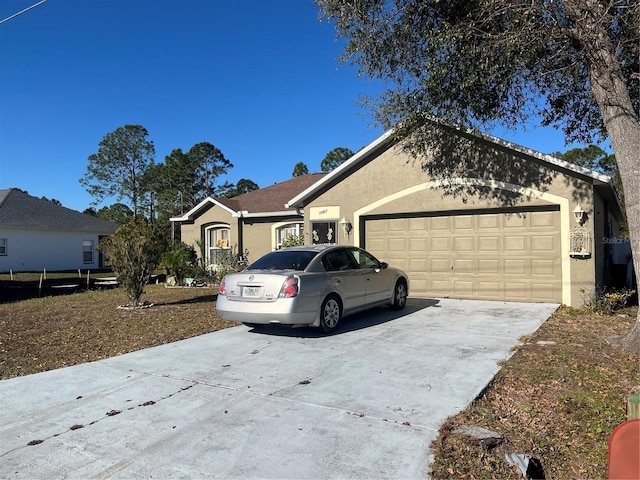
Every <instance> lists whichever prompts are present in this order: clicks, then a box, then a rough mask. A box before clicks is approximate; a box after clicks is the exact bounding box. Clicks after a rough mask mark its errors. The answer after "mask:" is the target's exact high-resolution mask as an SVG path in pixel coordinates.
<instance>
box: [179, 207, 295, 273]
mask: <svg viewBox="0 0 640 480" xmlns="http://www.w3.org/2000/svg"><path fill="white" fill-rule="evenodd" d="M300 221H301V218H300V216H298V215H291V216H274V217H246V218H239V217H237V216H233V215H232V214H231V213H230V212H228V211H226V210H224V209H222V208H220V207H219V206H216V205H213V206H211V208H209V209H208V210H206V211H205V212H204V213H202V214H201V215H200V216H199V217H197V218H196V219H194V221H193V222H183V223H182V224H181V225H180V229H181V230H180V232H181V236H182V241H183V242H184V243H186V244H187V245H192V246H193V247H194V248H195V250H196V252H197V254H198V257H201V253H200V248H199V247H198V246H197V243H196V241H197V240H199V239H201V238H203V233H204V229H205V228H206V227H209V226H211V225H228V226H229V242H230V243H229V245H230V246H231V247H232V248H233V249H234V251H236V252H237V253H238V254H244V252H245V250H248V252H249V262H252V261H254V260H257V259H258V258H260V257H261V256H262V255H264V254H266V253H268V252H270V251H272V250H274V248H275V246H276V228H278V227H279V226H283V225H286V224H289V223H298V222H300ZM239 228H242V232H240V231H239Z"/></svg>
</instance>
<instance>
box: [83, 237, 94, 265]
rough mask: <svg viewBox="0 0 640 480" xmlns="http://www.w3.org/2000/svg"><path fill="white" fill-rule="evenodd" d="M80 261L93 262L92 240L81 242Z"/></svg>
mask: <svg viewBox="0 0 640 480" xmlns="http://www.w3.org/2000/svg"><path fill="white" fill-rule="evenodd" d="M82 262H83V263H93V240H84V241H83V242H82Z"/></svg>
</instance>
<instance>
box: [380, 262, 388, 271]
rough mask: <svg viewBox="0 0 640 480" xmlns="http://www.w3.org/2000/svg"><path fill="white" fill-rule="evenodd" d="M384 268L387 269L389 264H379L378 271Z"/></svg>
mask: <svg viewBox="0 0 640 480" xmlns="http://www.w3.org/2000/svg"><path fill="white" fill-rule="evenodd" d="M385 268H389V264H388V263H387V262H380V270H384V269H385Z"/></svg>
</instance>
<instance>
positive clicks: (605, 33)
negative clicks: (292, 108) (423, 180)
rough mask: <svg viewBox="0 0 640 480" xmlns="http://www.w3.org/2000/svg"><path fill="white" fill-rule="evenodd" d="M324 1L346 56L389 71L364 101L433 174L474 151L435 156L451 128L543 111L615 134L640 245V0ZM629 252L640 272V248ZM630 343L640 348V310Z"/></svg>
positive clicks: (551, 120)
mask: <svg viewBox="0 0 640 480" xmlns="http://www.w3.org/2000/svg"><path fill="white" fill-rule="evenodd" d="M316 1H317V3H318V4H319V6H320V8H321V10H322V12H323V14H324V15H325V16H326V17H328V18H329V19H332V20H333V21H334V22H335V25H336V28H337V32H338V35H339V36H342V37H344V38H345V39H346V40H347V43H346V47H345V54H344V55H343V56H342V59H343V60H344V61H347V62H351V63H352V64H354V65H356V66H357V67H358V68H359V71H360V73H361V74H363V75H367V76H370V77H374V78H380V79H383V80H384V85H385V86H386V90H385V91H384V92H383V93H382V94H381V95H380V96H379V97H377V98H369V99H368V100H367V101H366V102H367V103H368V104H369V105H370V106H371V107H372V108H373V110H374V114H375V117H376V119H377V120H378V121H379V122H380V123H382V124H383V125H384V126H386V127H391V126H395V127H396V129H395V134H396V135H397V138H398V139H402V140H404V141H405V142H406V143H405V145H406V147H407V149H408V150H409V151H411V152H413V153H414V154H416V155H418V154H425V153H427V152H432V153H433V154H432V155H430V156H428V157H426V160H425V163H424V164H423V165H424V168H425V169H426V170H427V171H428V172H429V173H430V174H432V175H433V176H437V177H445V176H447V175H452V174H456V173H458V171H453V172H452V171H450V170H448V169H452V168H453V169H456V168H459V169H465V168H468V165H466V163H467V162H469V161H472V160H473V159H469V155H466V156H458V157H451V156H449V158H464V161H460V162H458V163H459V165H455V164H454V163H455V162H451V161H439V160H438V159H439V158H442V155H440V153H441V150H439V148H440V149H441V148H442V147H438V145H442V144H443V142H444V143H445V144H446V140H447V131H448V129H449V128H460V129H461V130H459V131H462V132H464V131H465V130H464V129H465V128H467V129H469V128H470V129H477V128H480V127H483V128H487V127H493V126H496V125H502V126H505V127H507V128H515V126H517V125H522V124H524V123H526V122H527V121H540V122H541V123H542V124H543V125H552V126H555V127H556V128H560V129H561V130H562V131H563V133H564V135H565V138H566V140H567V141H568V142H581V143H584V144H589V143H593V141H596V143H598V141H600V140H603V139H604V138H608V139H609V140H610V142H611V146H612V149H613V153H614V155H615V158H616V161H617V164H618V168H619V171H620V177H621V181H622V185H623V188H624V194H625V202H626V209H627V222H628V227H629V233H630V237H631V245H632V249H633V251H634V252H640V175H638V174H637V172H638V171H640V156H638V151H640V122H639V110H640V71H639V70H640V67H639V64H640V62H639V60H638V59H639V58H640V55H639V47H638V45H639V44H640V42H639V40H640V39H639V28H638V25H640V2H638V1H637V0H611V1H608V2H604V1H601V0H563V1H562V2H547V1H541V0H534V1H532V0H506V1H505V0H472V1H467V0H451V1H446V2H445V1H440V0H349V1H346V0H316ZM434 119H438V120H437V121H434ZM449 137H450V135H449ZM467 145H468V142H467ZM463 147H464V145H463ZM462 152H463V153H464V148H463V149H462ZM423 158H425V157H423ZM633 262H634V267H635V272H636V279H637V280H640V254H637V253H636V254H635V255H634V259H633ZM637 283H638V284H640V281H638V282H637ZM624 343H625V345H626V346H627V347H628V348H631V349H633V350H640V311H639V313H638V322H636V325H635V326H634V329H633V330H632V332H630V334H629V335H628V336H627V338H626V340H625V342H624Z"/></svg>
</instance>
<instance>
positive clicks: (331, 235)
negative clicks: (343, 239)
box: [311, 221, 338, 245]
mask: <svg viewBox="0 0 640 480" xmlns="http://www.w3.org/2000/svg"><path fill="white" fill-rule="evenodd" d="M336 227H337V222H335V221H333V222H313V223H312V224H311V242H312V243H313V244H314V245H316V244H322V243H338V242H337V237H336V235H337V229H336Z"/></svg>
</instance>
